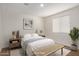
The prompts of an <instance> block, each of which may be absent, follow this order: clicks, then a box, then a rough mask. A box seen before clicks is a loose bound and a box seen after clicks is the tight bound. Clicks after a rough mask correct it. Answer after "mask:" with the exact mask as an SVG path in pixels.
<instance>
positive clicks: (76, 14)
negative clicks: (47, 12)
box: [44, 7, 79, 46]
mask: <svg viewBox="0 0 79 59" xmlns="http://www.w3.org/2000/svg"><path fill="white" fill-rule="evenodd" d="M64 15H67V16H69V17H70V28H71V29H72V28H73V27H78V28H79V7H75V8H72V9H70V10H66V11H63V12H60V13H58V14H55V15H51V16H48V17H45V18H44V19H45V20H44V22H45V33H46V36H47V37H49V38H52V39H54V40H55V41H56V42H59V43H62V44H65V45H68V46H70V44H71V43H72V42H71V38H70V36H69V35H68V34H66V33H53V32H52V20H53V19H54V18H57V17H61V16H64ZM78 46H79V44H78Z"/></svg>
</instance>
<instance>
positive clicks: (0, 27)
mask: <svg viewBox="0 0 79 59" xmlns="http://www.w3.org/2000/svg"><path fill="white" fill-rule="evenodd" d="M1 12H2V11H1V6H0V50H1V48H3V34H2V33H3V32H2V13H1Z"/></svg>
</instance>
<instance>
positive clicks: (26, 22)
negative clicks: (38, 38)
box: [23, 18, 33, 30]
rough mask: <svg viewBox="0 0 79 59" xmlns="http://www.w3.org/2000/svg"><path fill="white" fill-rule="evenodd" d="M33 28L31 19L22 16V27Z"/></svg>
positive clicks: (25, 28)
mask: <svg viewBox="0 0 79 59" xmlns="http://www.w3.org/2000/svg"><path fill="white" fill-rule="evenodd" d="M32 28H33V20H32V19H31V18H23V29H24V30H31V29H32Z"/></svg>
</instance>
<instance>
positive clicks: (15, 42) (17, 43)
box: [9, 38, 21, 49]
mask: <svg viewBox="0 0 79 59" xmlns="http://www.w3.org/2000/svg"><path fill="white" fill-rule="evenodd" d="M9 48H10V49H14V48H21V38H16V39H10V40H9Z"/></svg>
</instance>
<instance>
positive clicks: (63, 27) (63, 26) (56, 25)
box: [53, 16, 70, 33]
mask: <svg viewBox="0 0 79 59" xmlns="http://www.w3.org/2000/svg"><path fill="white" fill-rule="evenodd" d="M53 32H62V33H69V32H70V22H69V16H63V17H59V18H55V19H53Z"/></svg>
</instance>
